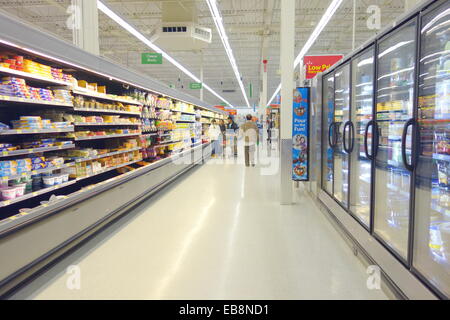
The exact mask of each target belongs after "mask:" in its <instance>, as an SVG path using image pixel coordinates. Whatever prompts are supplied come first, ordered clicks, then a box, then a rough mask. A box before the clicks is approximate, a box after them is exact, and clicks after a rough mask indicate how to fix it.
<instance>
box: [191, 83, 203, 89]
mask: <svg viewBox="0 0 450 320" xmlns="http://www.w3.org/2000/svg"><path fill="white" fill-rule="evenodd" d="M189 88H191V89H192V90H200V89H201V88H203V84H202V83H201V82H191V83H190V84H189Z"/></svg>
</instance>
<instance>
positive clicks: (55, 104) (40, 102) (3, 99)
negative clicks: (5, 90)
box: [0, 95, 73, 108]
mask: <svg viewBox="0 0 450 320" xmlns="http://www.w3.org/2000/svg"><path fill="white" fill-rule="evenodd" d="M0 102H8V103H20V104H34V105H44V106H52V107H68V108H72V107H73V103H68V102H65V101H57V100H55V101H47V100H36V99H27V98H18V97H11V96H3V95H0ZM6 106H7V105H5V104H1V103H0V107H6Z"/></svg>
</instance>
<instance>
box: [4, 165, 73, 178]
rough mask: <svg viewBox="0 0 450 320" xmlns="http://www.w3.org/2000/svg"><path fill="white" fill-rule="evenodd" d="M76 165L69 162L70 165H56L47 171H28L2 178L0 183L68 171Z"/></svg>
mask: <svg viewBox="0 0 450 320" xmlns="http://www.w3.org/2000/svg"><path fill="white" fill-rule="evenodd" d="M74 165H75V162H69V163H64V164H61V165H56V166H52V167H48V168H45V169H37V170H33V171H27V172H22V173H20V174H15V175H10V176H0V183H1V182H8V181H11V180H17V179H19V180H20V179H21V178H24V177H30V176H33V175H38V174H41V173H48V172H53V171H57V170H61V169H66V168H69V167H72V166H74Z"/></svg>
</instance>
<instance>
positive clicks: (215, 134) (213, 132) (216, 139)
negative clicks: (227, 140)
mask: <svg viewBox="0 0 450 320" xmlns="http://www.w3.org/2000/svg"><path fill="white" fill-rule="evenodd" d="M221 135H222V133H221V130H220V126H219V125H218V124H217V122H216V120H213V121H211V126H210V127H209V136H210V138H211V145H212V147H213V150H212V157H213V158H216V157H217V156H219V155H220V154H221V146H220V141H221V140H222V137H221Z"/></svg>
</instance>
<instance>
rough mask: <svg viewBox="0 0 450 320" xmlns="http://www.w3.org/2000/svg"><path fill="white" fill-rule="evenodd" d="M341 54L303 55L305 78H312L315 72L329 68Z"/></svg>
mask: <svg viewBox="0 0 450 320" xmlns="http://www.w3.org/2000/svg"><path fill="white" fill-rule="evenodd" d="M343 57H344V56H343V55H333V56H305V57H304V58H303V63H304V64H305V66H306V79H313V78H314V77H315V76H317V74H319V73H321V72H324V71H325V70H327V69H329V68H331V66H332V65H334V64H335V63H337V62H338V61H339V60H341V59H342V58H343Z"/></svg>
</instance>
